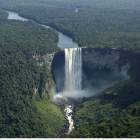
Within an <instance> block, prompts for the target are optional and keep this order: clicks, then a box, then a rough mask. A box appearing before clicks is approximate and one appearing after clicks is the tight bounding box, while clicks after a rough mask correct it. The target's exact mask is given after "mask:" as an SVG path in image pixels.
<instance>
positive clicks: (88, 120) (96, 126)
mask: <svg viewBox="0 0 140 140" xmlns="http://www.w3.org/2000/svg"><path fill="white" fill-rule="evenodd" d="M139 111H140V102H138V103H135V104H132V105H130V106H128V107H126V108H124V109H122V108H116V107H114V105H112V104H110V103H102V102H101V101H100V100H91V101H87V102H85V103H83V104H82V105H80V106H79V107H78V108H77V109H76V111H75V113H76V114H75V122H76V129H75V130H74V131H73V132H72V134H71V137H89V138H90V137H93V138H97V137H104V138H118V137H121V138H126V137H140V130H139V127H140V123H139V119H140V117H139V113H140V112H139Z"/></svg>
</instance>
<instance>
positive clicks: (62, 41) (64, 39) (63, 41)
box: [7, 11, 79, 134]
mask: <svg viewBox="0 0 140 140" xmlns="http://www.w3.org/2000/svg"><path fill="white" fill-rule="evenodd" d="M7 13H8V19H9V20H18V21H22V22H27V21H30V20H32V19H27V18H25V17H22V16H20V15H19V14H18V13H16V12H13V11H7ZM32 21H33V20H32ZM34 22H35V21H34ZM37 24H38V25H40V26H42V27H44V28H52V27H50V26H47V25H44V24H40V23H37ZM52 29H53V28H52ZM53 30H55V31H57V33H58V44H57V46H58V47H59V48H61V49H65V48H78V47H79V46H78V44H77V43H76V42H74V41H73V40H72V38H70V37H68V36H66V35H64V34H63V33H61V32H60V31H58V30H56V29H53ZM64 112H65V115H66V119H67V120H68V123H69V128H68V131H67V134H70V133H71V131H72V130H73V129H74V120H73V105H65V109H64Z"/></svg>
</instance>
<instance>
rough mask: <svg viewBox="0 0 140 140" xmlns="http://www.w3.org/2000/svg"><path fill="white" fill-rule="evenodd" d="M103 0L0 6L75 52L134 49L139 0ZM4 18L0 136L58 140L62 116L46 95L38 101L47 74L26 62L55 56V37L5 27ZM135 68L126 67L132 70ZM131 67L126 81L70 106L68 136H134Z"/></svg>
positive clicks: (138, 76) (135, 93) (138, 107)
mask: <svg viewBox="0 0 140 140" xmlns="http://www.w3.org/2000/svg"><path fill="white" fill-rule="evenodd" d="M103 1H104V0H87V1H86V2H85V0H73V1H70V0H47V1H46V0H36V1H34V0H22V1H21V0H12V1H11V0H6V1H5V0H0V7H1V8H5V9H10V10H14V11H18V12H19V13H20V14H21V15H23V16H25V17H28V18H31V19H34V20H35V21H37V22H39V23H43V24H48V25H50V26H52V27H54V28H56V29H58V30H60V31H62V32H63V33H65V34H67V35H69V36H71V37H72V38H73V39H74V40H75V41H77V42H78V43H79V44H80V45H81V46H87V47H113V48H115V47H119V48H129V49H134V50H139V48H140V10H139V6H140V2H139V0H135V2H132V1H131V0H124V1H123V2H122V1H121V0H118V1H117V2H116V0H108V1H107V0H106V1H107V2H103ZM76 8H78V11H77V12H76V10H75V9H76ZM6 16H7V14H6V13H5V12H4V11H3V10H0V95H1V96H0V137H59V134H60V133H61V132H62V131H63V128H64V126H65V119H64V115H63V113H62V112H61V109H60V108H58V107H57V106H56V105H54V104H52V103H51V101H50V100H49V96H50V95H49V94H47V93H48V92H47V93H46V94H47V95H46V97H47V98H43V99H42V91H43V90H44V88H45V87H44V86H45V84H44V83H46V82H47V81H49V80H51V78H49V77H51V74H50V71H49V68H48V66H46V65H44V66H43V67H39V66H38V65H37V63H36V61H35V60H34V59H33V58H32V56H33V55H35V54H41V55H44V54H45V53H48V52H49V53H52V52H54V51H56V50H58V48H57V47H56V43H57V41H58V38H57V33H55V32H52V30H50V29H48V30H46V29H44V28H43V27H39V26H38V25H37V24H35V23H34V22H31V21H30V22H26V23H21V22H17V21H10V22H9V21H7V20H4V19H5V17H6ZM138 61H139V59H137V60H136V59H135V61H134V62H132V64H133V65H136V66H137V64H138V63H137V62H138ZM137 67H138V69H137V71H136V70H134V71H133V70H132V71H131V72H130V74H131V79H130V80H128V81H123V82H121V83H119V84H118V85H116V86H115V87H113V88H112V89H110V90H108V91H105V92H103V93H102V94H101V95H99V96H97V97H92V98H90V99H84V100H83V102H82V103H80V104H78V105H77V106H76V107H75V110H74V121H75V130H74V131H73V132H72V133H71V134H70V136H68V137H123V138H124V137H140V93H139V91H140V72H139V71H138V70H139V69H140V68H139V67H140V66H139V65H138V66H137ZM48 71H49V72H48ZM35 88H38V89H39V93H38V92H37V95H36V94H35V93H36V92H35V91H34V90H35ZM23 116H24V117H23Z"/></svg>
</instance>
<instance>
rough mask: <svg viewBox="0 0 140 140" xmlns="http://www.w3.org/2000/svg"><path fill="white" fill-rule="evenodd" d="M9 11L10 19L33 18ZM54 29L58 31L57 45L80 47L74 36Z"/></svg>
mask: <svg viewBox="0 0 140 140" xmlns="http://www.w3.org/2000/svg"><path fill="white" fill-rule="evenodd" d="M7 13H8V19H9V20H18V21H22V22H25V21H29V20H32V19H27V18H25V17H22V16H20V15H19V14H18V13H16V12H13V11H7ZM32 21H33V20H32ZM34 22H35V21H34ZM38 24H39V23H38ZM39 25H40V26H42V27H44V28H52V27H50V26H47V25H44V24H39ZM52 29H53V28H52ZM53 30H55V31H57V33H58V44H57V46H58V47H59V48H61V49H65V48H78V47H79V46H78V44H77V43H76V42H74V41H73V40H72V38H70V37H68V36H67V35H64V34H63V33H62V32H60V31H58V30H56V29H53Z"/></svg>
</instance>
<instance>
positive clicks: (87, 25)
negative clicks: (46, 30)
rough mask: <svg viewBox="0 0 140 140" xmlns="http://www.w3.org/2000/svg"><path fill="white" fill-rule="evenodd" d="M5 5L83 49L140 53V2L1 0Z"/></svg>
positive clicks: (127, 0)
mask: <svg viewBox="0 0 140 140" xmlns="http://www.w3.org/2000/svg"><path fill="white" fill-rule="evenodd" d="M1 3H2V5H1V7H5V8H10V9H12V10H16V11H18V12H19V13H20V14H22V15H25V16H26V17H29V18H33V19H35V20H36V21H38V22H41V23H44V24H48V25H51V26H53V27H55V28H57V29H59V30H61V31H62V32H64V33H66V34H68V35H69V36H71V37H72V38H73V39H74V40H76V41H77V42H78V43H79V44H80V45H81V46H87V47H119V48H122V47H123V48H131V49H137V48H139V45H140V41H139V40H140V33H139V32H140V24H139V23H140V11H139V8H138V6H139V5H140V2H139V1H136V2H134V3H132V2H131V1H130V0H124V1H123V2H122V1H120V0H119V1H114V0H108V1H106V2H104V1H103V0H99V1H97V0H88V2H87V1H86V2H84V1H83V0H80V1H79V0H74V1H68V0H67V1H64V0H53V1H50V0H48V1H45V0H37V1H36V2H34V1H33V0H30V1H27V0H23V1H22V2H20V3H19V2H18V1H17V0H14V1H12V2H11V1H6V2H5V1H3V0H1ZM136 3H137V4H136ZM75 8H78V9H79V10H78V12H76V11H75Z"/></svg>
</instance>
